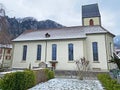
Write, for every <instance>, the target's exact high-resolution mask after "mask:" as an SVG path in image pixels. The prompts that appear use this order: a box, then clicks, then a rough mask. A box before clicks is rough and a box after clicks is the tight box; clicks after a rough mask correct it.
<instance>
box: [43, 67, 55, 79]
mask: <svg viewBox="0 0 120 90" xmlns="http://www.w3.org/2000/svg"><path fill="white" fill-rule="evenodd" d="M45 74H46V77H47V80H50V79H52V78H54V72H53V71H51V70H49V69H47V68H46V69H45Z"/></svg>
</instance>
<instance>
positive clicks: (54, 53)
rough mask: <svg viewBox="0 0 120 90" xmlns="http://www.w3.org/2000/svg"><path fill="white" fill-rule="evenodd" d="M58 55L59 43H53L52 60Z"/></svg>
mask: <svg viewBox="0 0 120 90" xmlns="http://www.w3.org/2000/svg"><path fill="white" fill-rule="evenodd" d="M56 57H57V45H56V44H52V60H56Z"/></svg>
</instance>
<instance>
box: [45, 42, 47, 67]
mask: <svg viewBox="0 0 120 90" xmlns="http://www.w3.org/2000/svg"><path fill="white" fill-rule="evenodd" d="M46 61H47V40H46V41H45V64H46ZM46 67H47V64H46Z"/></svg>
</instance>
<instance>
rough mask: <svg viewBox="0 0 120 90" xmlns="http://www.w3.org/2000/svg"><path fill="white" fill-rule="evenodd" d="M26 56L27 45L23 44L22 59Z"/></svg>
mask: <svg viewBox="0 0 120 90" xmlns="http://www.w3.org/2000/svg"><path fill="white" fill-rule="evenodd" d="M26 57H27V45H24V46H23V58H22V59H23V60H26Z"/></svg>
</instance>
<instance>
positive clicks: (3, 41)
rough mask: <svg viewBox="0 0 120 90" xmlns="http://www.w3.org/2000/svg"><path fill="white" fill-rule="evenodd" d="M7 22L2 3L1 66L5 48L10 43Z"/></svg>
mask: <svg viewBox="0 0 120 90" xmlns="http://www.w3.org/2000/svg"><path fill="white" fill-rule="evenodd" d="M8 26H9V25H8V22H7V19H6V17H5V10H4V9H3V5H2V4H0V48H1V49H3V54H2V57H3V58H2V63H1V68H3V63H4V58H5V49H6V48H7V47H9V46H10V44H11V36H10V35H9V33H8Z"/></svg>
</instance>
